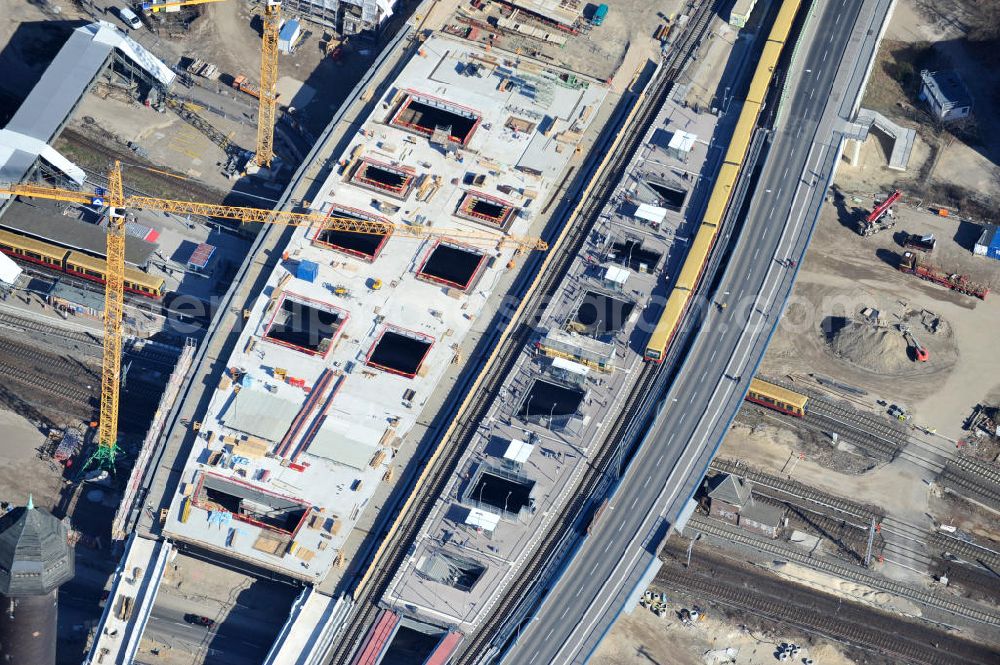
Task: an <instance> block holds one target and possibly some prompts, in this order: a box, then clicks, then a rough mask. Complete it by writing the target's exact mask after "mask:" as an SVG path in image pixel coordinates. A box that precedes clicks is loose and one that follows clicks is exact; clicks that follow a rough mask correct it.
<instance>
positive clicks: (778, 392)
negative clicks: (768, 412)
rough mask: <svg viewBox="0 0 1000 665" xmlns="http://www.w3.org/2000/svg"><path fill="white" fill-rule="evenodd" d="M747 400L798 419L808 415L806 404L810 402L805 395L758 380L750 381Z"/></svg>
mask: <svg viewBox="0 0 1000 665" xmlns="http://www.w3.org/2000/svg"><path fill="white" fill-rule="evenodd" d="M746 400H747V401H748V402H753V403H754V404H760V405H761V406H766V407H768V408H769V409H774V410H775V411H780V412H781V413H787V414H788V415H790V416H796V417H798V418H801V417H802V416H804V415H806V404H807V403H808V402H809V398H808V397H806V396H805V395H800V394H799V393H797V392H794V391H792V390H788V389H787V388H782V387H781V386H776V385H774V384H773V383H769V382H767V381H763V380H761V379H758V378H754V379H752V380H751V381H750V390H749V391H748V392H747V396H746Z"/></svg>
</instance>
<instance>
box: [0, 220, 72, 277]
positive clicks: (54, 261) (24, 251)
mask: <svg viewBox="0 0 1000 665" xmlns="http://www.w3.org/2000/svg"><path fill="white" fill-rule="evenodd" d="M0 252H3V253H4V254H7V255H9V256H13V257H14V258H18V259H22V260H24V261H30V262H32V263H37V264H39V265H42V266H47V267H49V268H55V269H56V270H63V264H64V263H65V260H66V255H67V254H69V250H68V249H63V248H62V247H56V246H55V245H50V244H49V243H47V242H42V241H41V240H35V239H34V238H28V237H27V236H22V235H18V234H16V233H11V232H10V231H6V230H4V229H0Z"/></svg>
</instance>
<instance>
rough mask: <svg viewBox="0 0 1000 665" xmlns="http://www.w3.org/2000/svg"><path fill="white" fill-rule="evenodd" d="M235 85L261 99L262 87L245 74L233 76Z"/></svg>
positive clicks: (238, 88) (241, 90)
mask: <svg viewBox="0 0 1000 665" xmlns="http://www.w3.org/2000/svg"><path fill="white" fill-rule="evenodd" d="M233 87H234V88H236V89H237V90H239V91H240V92H245V93H246V94H248V95H250V96H251V97H253V98H254V99H260V88H259V87H258V86H257V84H255V83H253V82H251V81H250V79H248V78H247V77H246V76H244V75H243V74H240V75H238V76H235V77H233Z"/></svg>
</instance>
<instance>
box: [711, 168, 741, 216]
mask: <svg viewBox="0 0 1000 665" xmlns="http://www.w3.org/2000/svg"><path fill="white" fill-rule="evenodd" d="M739 173H740V167H739V166H737V165H736V164H723V165H722V167H721V168H720V169H719V175H718V176H716V178H715V186H714V187H713V188H712V194H711V196H709V198H708V205H707V206H706V207H705V216H704V218H703V221H702V224H704V225H708V226H715V227H717V226H719V225H720V224H722V216H723V215H725V214H726V206H728V205H729V199H730V197H731V195H732V192H733V187H735V186H736V178H737V176H738V175H739Z"/></svg>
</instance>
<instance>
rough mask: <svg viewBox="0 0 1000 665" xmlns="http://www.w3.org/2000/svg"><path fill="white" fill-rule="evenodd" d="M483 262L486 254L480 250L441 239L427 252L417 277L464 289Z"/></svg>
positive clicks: (475, 275)
mask: <svg viewBox="0 0 1000 665" xmlns="http://www.w3.org/2000/svg"><path fill="white" fill-rule="evenodd" d="M485 264H486V255H485V254H483V252H481V251H480V250H478V249H474V248H472V247H463V246H460V245H456V244H453V243H448V242H443V241H442V242H439V243H437V244H436V245H435V246H434V248H433V249H431V251H430V252H428V254H427V258H425V259H424V262H423V264H422V265H421V266H420V268H419V269H418V270H417V277H418V278H420V279H423V280H426V281H429V282H434V283H436V284H443V285H445V286H450V287H453V288H456V289H461V290H463V291H465V290H468V288H469V287H470V286H471V285H472V283H473V282H474V281H475V279H476V278H477V277H478V276H479V273H480V272H481V270H482V268H483V266H484V265H485Z"/></svg>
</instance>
